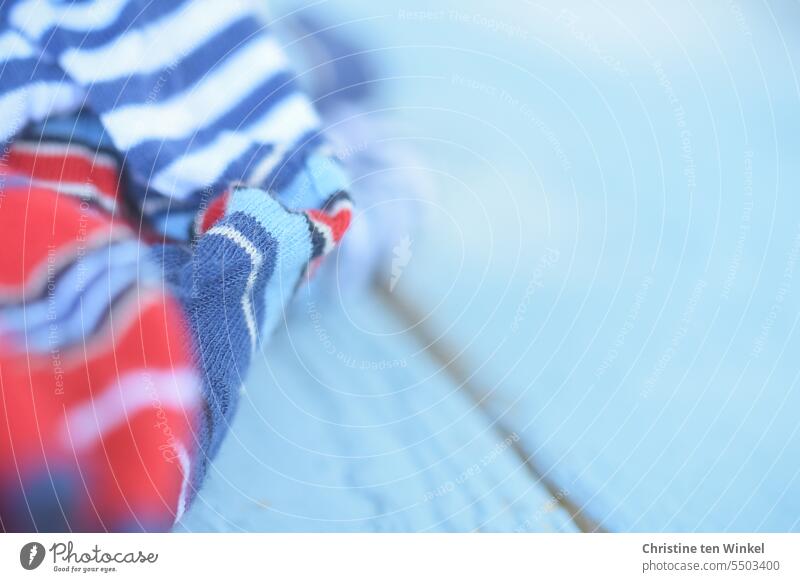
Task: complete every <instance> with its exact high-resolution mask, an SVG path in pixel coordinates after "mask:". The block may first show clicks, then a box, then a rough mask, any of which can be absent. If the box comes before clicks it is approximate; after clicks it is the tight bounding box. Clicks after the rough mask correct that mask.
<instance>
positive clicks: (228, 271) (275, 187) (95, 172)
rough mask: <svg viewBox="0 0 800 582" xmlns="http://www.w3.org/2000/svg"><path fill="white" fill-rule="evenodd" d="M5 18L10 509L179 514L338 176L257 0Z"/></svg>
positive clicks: (72, 9) (48, 6) (336, 198)
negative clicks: (261, 14) (269, 30)
mask: <svg viewBox="0 0 800 582" xmlns="http://www.w3.org/2000/svg"><path fill="white" fill-rule="evenodd" d="M0 23H1V27H0V58H2V60H3V65H2V68H1V69H0V139H4V140H5V141H6V147H5V148H4V150H3V155H2V157H0V245H2V248H3V252H2V253H0V529H3V530H6V531H20V530H22V531H25V530H39V531H56V530H90V531H101V530H113V531H120V530H148V531H150V530H163V529H167V528H169V527H170V526H171V525H172V523H173V522H174V520H175V519H176V518H178V517H179V516H180V514H181V512H183V511H184V509H185V508H186V506H187V504H188V503H190V501H191V498H192V496H193V494H194V492H195V491H196V489H197V487H198V485H199V484H200V483H201V480H202V478H203V475H204V474H205V472H206V470H207V466H208V463H209V460H210V459H211V458H212V457H213V455H214V453H215V452H216V450H217V448H218V446H219V444H220V441H221V439H222V437H223V436H224V434H225V431H226V428H227V426H228V423H229V422H230V419H231V415H232V414H233V412H234V411H235V408H236V402H237V399H238V396H239V391H240V386H241V384H242V382H243V378H244V376H245V374H246V371H247V368H248V365H249V362H250V359H251V358H252V357H253V354H254V352H255V350H256V349H257V347H258V345H259V342H260V340H261V339H262V338H263V337H265V336H266V335H267V334H268V333H269V332H270V330H272V329H273V328H274V327H275V326H276V325H277V324H278V323H279V322H280V321H281V318H282V313H283V308H284V307H285V305H286V302H287V301H288V300H289V299H290V297H291V295H292V292H293V291H294V289H295V288H296V287H297V285H298V283H299V282H300V281H301V280H302V278H304V277H307V276H309V275H310V274H311V273H312V272H313V270H314V269H315V268H316V266H317V265H318V263H319V262H320V261H321V260H322V258H323V257H324V256H325V255H326V254H327V253H329V252H330V251H331V250H332V249H333V248H334V246H335V245H336V244H337V243H338V241H339V240H340V239H341V237H342V236H343V234H344V232H345V231H346V229H347V227H348V225H349V223H350V219H351V213H352V211H351V206H350V200H349V197H348V196H347V194H346V193H345V192H344V188H345V184H346V182H345V177H344V175H343V173H342V171H341V169H340V168H339V165H338V163H337V162H336V161H335V160H334V159H333V158H332V157H331V156H330V155H329V151H328V148H327V146H326V144H325V142H324V141H323V140H322V139H321V138H320V137H319V135H318V133H319V132H318V125H317V124H318V120H317V117H316V115H315V113H314V111H313V108H312V106H311V103H310V102H309V100H308V99H307V98H306V97H305V96H304V95H303V94H302V93H301V92H299V91H298V90H297V88H296V87H295V86H294V83H293V81H292V74H291V73H290V72H289V71H288V68H287V65H288V63H287V60H286V57H285V56H284V54H283V52H282V50H281V49H280V46H279V45H278V44H277V42H276V40H275V39H274V38H273V37H272V36H271V35H270V34H268V32H267V31H266V29H265V27H264V25H263V23H262V21H261V19H260V18H259V13H258V9H257V8H254V7H253V6H252V5H251V4H250V3H247V2H243V1H241V0H235V1H226V2H218V1H217V2H215V1H212V0H174V1H172V2H152V1H143V0H142V1H139V0H84V1H80V2H69V3H65V2H56V1H51V2H44V1H38V0H22V1H18V2H14V1H12V2H8V1H6V2H5V3H4V4H3V6H2V9H0Z"/></svg>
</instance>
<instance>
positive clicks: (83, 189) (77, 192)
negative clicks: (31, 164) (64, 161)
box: [29, 179, 117, 214]
mask: <svg viewBox="0 0 800 582" xmlns="http://www.w3.org/2000/svg"><path fill="white" fill-rule="evenodd" d="M29 182H30V185H31V186H35V187H37V188H47V189H49V190H55V191H56V192H58V193H59V194H65V195H67V196H75V197H76V198H82V199H84V200H94V201H96V202H97V203H98V204H99V205H100V206H101V207H102V208H104V209H105V210H107V211H109V212H110V213H112V214H113V213H114V209H115V208H116V207H117V205H116V202H115V201H114V199H112V198H111V197H110V195H107V194H104V193H103V192H102V191H100V190H98V189H97V188H96V187H95V186H94V185H93V184H91V183H88V182H62V181H60V180H37V179H31V180H30V181H29Z"/></svg>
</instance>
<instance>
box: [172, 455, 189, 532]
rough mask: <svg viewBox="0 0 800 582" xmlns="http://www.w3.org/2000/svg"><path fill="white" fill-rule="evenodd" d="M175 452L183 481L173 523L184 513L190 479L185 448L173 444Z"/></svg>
mask: <svg viewBox="0 0 800 582" xmlns="http://www.w3.org/2000/svg"><path fill="white" fill-rule="evenodd" d="M175 452H176V453H177V454H178V462H179V463H180V465H181V473H183V481H182V482H181V492H180V495H178V505H177V507H176V508H175V521H178V520H179V519H180V518H181V517H183V512H184V511H186V502H187V501H188V497H189V483H190V481H191V478H192V466H191V462H190V460H189V453H187V452H186V447H184V446H183V443H181V442H176V443H175Z"/></svg>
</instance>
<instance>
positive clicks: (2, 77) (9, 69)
mask: <svg viewBox="0 0 800 582" xmlns="http://www.w3.org/2000/svg"><path fill="white" fill-rule="evenodd" d="M35 81H55V82H66V83H69V78H68V77H67V76H66V74H65V73H64V72H63V71H62V70H61V69H59V68H58V67H56V66H54V65H51V64H49V63H47V62H43V61H42V60H41V58H39V57H38V56H36V57H27V58H22V59H12V60H10V61H5V62H4V63H3V64H2V65H0V89H2V92H3V93H10V92H11V91H14V90H16V89H19V88H21V87H24V86H26V85H30V84H31V83H33V82H35Z"/></svg>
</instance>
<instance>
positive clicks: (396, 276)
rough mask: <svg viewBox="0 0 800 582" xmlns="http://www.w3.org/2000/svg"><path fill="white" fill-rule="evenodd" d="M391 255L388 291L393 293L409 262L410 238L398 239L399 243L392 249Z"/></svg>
mask: <svg viewBox="0 0 800 582" xmlns="http://www.w3.org/2000/svg"><path fill="white" fill-rule="evenodd" d="M392 254H393V257H392V277H391V279H390V280H389V291H394V288H395V286H397V283H398V282H399V281H400V277H401V276H402V274H403V269H404V268H405V267H406V266H407V265H408V263H409V261H411V237H409V236H408V235H406V236H404V237H403V238H402V239H400V242H399V243H397V244H396V245H395V246H394V248H393V249H392Z"/></svg>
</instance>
